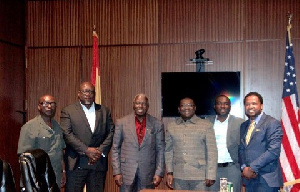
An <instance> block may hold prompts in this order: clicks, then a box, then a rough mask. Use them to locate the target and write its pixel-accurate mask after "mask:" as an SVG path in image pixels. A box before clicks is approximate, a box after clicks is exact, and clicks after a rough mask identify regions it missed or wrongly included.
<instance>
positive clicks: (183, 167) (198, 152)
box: [165, 115, 218, 180]
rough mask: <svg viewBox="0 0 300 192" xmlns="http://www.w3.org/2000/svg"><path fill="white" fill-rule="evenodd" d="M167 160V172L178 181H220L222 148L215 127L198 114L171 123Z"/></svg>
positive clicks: (168, 135) (167, 131)
mask: <svg viewBox="0 0 300 192" xmlns="http://www.w3.org/2000/svg"><path fill="white" fill-rule="evenodd" d="M165 158H166V169H167V172H173V177H174V178H177V179H183V180H205V179H210V180H216V171H217V163H218V162H217V161H218V149H217V145H216V138H215V132H214V129H213V126H212V124H211V123H210V122H209V121H208V120H204V119H200V118H199V117H197V116H196V115H194V116H193V117H192V118H191V119H190V120H188V121H186V122H184V121H183V119H182V118H181V117H179V118H177V119H176V120H175V121H173V122H171V123H169V124H168V126H167V130H166V150H165Z"/></svg>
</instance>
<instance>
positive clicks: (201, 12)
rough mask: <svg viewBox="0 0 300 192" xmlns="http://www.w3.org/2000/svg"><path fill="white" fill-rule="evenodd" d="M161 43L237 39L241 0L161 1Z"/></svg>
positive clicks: (240, 29)
mask: <svg viewBox="0 0 300 192" xmlns="http://www.w3.org/2000/svg"><path fill="white" fill-rule="evenodd" d="M159 14H160V21H159V22H160V23H159V24H160V36H161V42H162V43H188V42H192V43H194V42H203V41H204V42H211V41H239V40H242V39H243V18H244V15H243V1H240V0H228V1H221V0H210V1H206V0H186V1H172V3H170V1H169V0H163V1H161V7H160V12H159Z"/></svg>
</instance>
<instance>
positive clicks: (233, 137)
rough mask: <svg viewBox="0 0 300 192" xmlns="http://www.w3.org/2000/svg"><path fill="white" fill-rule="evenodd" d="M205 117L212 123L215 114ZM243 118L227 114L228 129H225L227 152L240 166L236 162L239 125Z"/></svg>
mask: <svg viewBox="0 0 300 192" xmlns="http://www.w3.org/2000/svg"><path fill="white" fill-rule="evenodd" d="M207 119H208V120H209V121H210V122H211V123H212V124H214V122H215V119H216V115H212V116H208V117H207ZM243 121H244V120H243V119H242V118H239V117H235V116H233V115H229V119H228V129H227V136H226V145H227V149H228V152H229V154H230V157H231V159H232V161H233V162H234V163H235V165H236V166H237V167H238V168H240V165H239V163H238V161H239V158H238V148H239V145H240V126H241V124H242V123H243Z"/></svg>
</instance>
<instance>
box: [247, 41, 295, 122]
mask: <svg viewBox="0 0 300 192" xmlns="http://www.w3.org/2000/svg"><path fill="white" fill-rule="evenodd" d="M299 48H300V47H299ZM258 50H259V51H258ZM284 53H285V42H284V41H269V42H268V41H264V42H251V43H247V45H246V55H245V57H246V59H245V60H246V63H245V73H244V75H245V84H244V87H245V94H247V93H248V92H250V91H257V92H259V93H260V94H261V95H262V96H263V98H264V111H265V112H266V113H267V114H272V115H273V116H274V117H276V118H277V119H280V115H281V110H280V109H281V95H282V82H283V70H284V56H285V54H284Z"/></svg>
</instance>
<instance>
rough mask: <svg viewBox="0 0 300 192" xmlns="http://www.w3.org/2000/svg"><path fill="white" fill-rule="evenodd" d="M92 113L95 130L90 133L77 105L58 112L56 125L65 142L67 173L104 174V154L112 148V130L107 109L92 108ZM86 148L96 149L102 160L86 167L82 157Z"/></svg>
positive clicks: (112, 126) (101, 107)
mask: <svg viewBox="0 0 300 192" xmlns="http://www.w3.org/2000/svg"><path fill="white" fill-rule="evenodd" d="M95 113H96V123H95V130H94V133H92V131H91V129H90V125H89V122H88V120H87V118H86V116H85V113H84V111H83V109H82V106H81V104H80V102H79V101H78V102H76V103H75V104H72V105H69V106H67V107H65V108H64V109H63V110H62V111H61V117H60V123H61V127H62V129H63V134H64V139H65V142H66V150H65V162H66V169H67V170H74V169H75V168H76V167H81V168H86V169H96V170H99V171H106V170H107V167H108V153H109V151H110V148H111V145H112V139H113V134H114V129H115V126H114V124H113V121H112V118H111V114H110V110H109V109H108V108H107V107H105V106H103V105H98V104H95ZM88 147H97V148H98V149H99V150H100V151H101V153H103V154H104V156H105V157H104V156H101V158H100V159H99V160H98V161H97V162H96V163H95V164H94V165H88V157H87V156H86V155H85V151H86V150H87V148H88Z"/></svg>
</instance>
